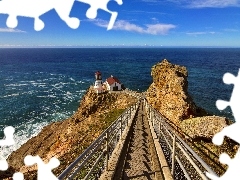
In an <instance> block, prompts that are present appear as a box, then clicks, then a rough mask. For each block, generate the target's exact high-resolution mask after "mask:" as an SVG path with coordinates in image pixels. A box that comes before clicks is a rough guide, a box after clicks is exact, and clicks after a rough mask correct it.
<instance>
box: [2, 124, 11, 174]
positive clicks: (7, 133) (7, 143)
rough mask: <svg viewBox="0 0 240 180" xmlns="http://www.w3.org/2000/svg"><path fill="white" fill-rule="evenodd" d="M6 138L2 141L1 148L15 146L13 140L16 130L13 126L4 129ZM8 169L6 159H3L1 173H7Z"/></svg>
mask: <svg viewBox="0 0 240 180" xmlns="http://www.w3.org/2000/svg"><path fill="white" fill-rule="evenodd" d="M3 132H4V136H5V139H2V140H0V146H1V147H3V146H11V145H13V144H14V143H15V142H14V139H13V134H14V132H15V129H14V128H13V127H12V126H8V127H5V128H4V131H3ZM7 169H8V163H7V161H6V159H1V160H0V170H1V171H6V170H7Z"/></svg>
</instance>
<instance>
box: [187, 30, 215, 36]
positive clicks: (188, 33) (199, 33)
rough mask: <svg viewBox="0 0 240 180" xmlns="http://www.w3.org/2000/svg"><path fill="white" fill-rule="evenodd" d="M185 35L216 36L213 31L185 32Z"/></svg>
mask: <svg viewBox="0 0 240 180" xmlns="http://www.w3.org/2000/svg"><path fill="white" fill-rule="evenodd" d="M186 34H187V35H190V36H197V35H205V34H216V32H214V31H211V32H205V31H202V32H187V33H186Z"/></svg>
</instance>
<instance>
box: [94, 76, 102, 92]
mask: <svg viewBox="0 0 240 180" xmlns="http://www.w3.org/2000/svg"><path fill="white" fill-rule="evenodd" d="M95 79H96V80H95V84H94V89H95V90H96V92H97V93H103V90H104V89H103V82H102V74H101V72H100V71H97V72H96V73H95Z"/></svg>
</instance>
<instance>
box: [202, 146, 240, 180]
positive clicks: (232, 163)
mask: <svg viewBox="0 0 240 180" xmlns="http://www.w3.org/2000/svg"><path fill="white" fill-rule="evenodd" d="M219 160H220V162H221V163H223V164H227V165H228V169H227V171H226V173H225V174H223V175H222V176H221V177H218V176H215V175H212V174H210V173H206V175H207V176H208V177H209V178H210V179H212V180H230V179H231V180H237V179H239V177H240V171H239V167H240V151H239V150H238V152H237V153H236V155H235V157H234V158H233V159H231V158H230V157H229V156H228V155H227V154H226V153H223V154H221V155H220V157H219Z"/></svg>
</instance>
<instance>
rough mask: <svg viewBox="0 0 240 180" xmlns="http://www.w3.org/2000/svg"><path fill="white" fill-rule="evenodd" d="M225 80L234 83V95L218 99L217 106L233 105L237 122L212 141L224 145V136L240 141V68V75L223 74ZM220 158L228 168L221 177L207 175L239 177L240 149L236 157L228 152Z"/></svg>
mask: <svg viewBox="0 0 240 180" xmlns="http://www.w3.org/2000/svg"><path fill="white" fill-rule="evenodd" d="M223 82H224V83H225V84H228V85H229V84H233V85H234V88H233V91H232V96H231V98H230V100H229V102H227V101H223V100H218V101H217V102H216V106H217V108H218V109H219V110H223V109H225V108H226V107H227V106H230V107H231V110H232V113H233V115H234V118H235V123H233V124H231V125H230V126H227V127H224V128H223V129H222V130H221V131H220V132H219V133H217V134H215V135H214V137H213V139H212V141H213V143H214V144H216V145H219V146H220V145H222V143H223V140H224V137H225V136H226V137H229V138H231V139H232V140H234V141H236V142H238V143H240V136H239V133H238V132H239V130H240V111H239V106H238V105H239V103H240V94H239V92H240V69H239V71H238V75H237V76H234V75H233V74H230V73H226V74H224V76H223ZM219 160H220V162H221V163H223V164H227V165H228V169H227V171H226V172H225V174H223V175H222V176H221V177H217V176H215V175H213V174H210V173H206V175H207V176H208V177H209V178H210V179H212V180H228V179H232V180H234V179H239V177H240V171H239V167H240V150H239V149H238V151H237V153H236V155H235V157H234V158H233V159H231V158H230V157H229V156H228V155H227V154H226V153H223V154H221V155H220V157H219Z"/></svg>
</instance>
